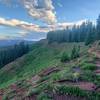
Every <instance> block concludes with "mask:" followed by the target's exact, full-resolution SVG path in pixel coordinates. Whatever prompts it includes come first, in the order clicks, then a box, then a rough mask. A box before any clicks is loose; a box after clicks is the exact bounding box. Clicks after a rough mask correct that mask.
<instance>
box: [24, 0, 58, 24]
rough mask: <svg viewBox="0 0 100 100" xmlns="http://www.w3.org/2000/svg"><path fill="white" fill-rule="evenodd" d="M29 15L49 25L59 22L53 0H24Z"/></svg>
mask: <svg viewBox="0 0 100 100" xmlns="http://www.w3.org/2000/svg"><path fill="white" fill-rule="evenodd" d="M22 3H23V5H24V7H25V8H26V10H27V11H28V14H29V15H30V16H32V17H33V18H35V19H38V20H42V21H44V22H46V23H48V24H54V23H55V22H57V20H56V15H55V12H54V6H53V4H52V0H22Z"/></svg>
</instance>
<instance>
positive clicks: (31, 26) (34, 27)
mask: <svg viewBox="0 0 100 100" xmlns="http://www.w3.org/2000/svg"><path fill="white" fill-rule="evenodd" d="M0 25H5V26H11V27H18V28H22V29H24V30H27V31H35V32H48V31H49V30H48V29H47V28H46V27H44V28H43V27H40V26H39V25H36V24H32V23H28V22H25V21H21V20H17V19H11V20H8V19H5V18H2V17H0Z"/></svg>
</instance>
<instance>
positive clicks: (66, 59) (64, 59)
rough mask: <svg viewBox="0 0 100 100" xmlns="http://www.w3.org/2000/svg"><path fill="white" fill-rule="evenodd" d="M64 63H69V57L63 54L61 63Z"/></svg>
mask: <svg viewBox="0 0 100 100" xmlns="http://www.w3.org/2000/svg"><path fill="white" fill-rule="evenodd" d="M66 61H70V57H69V55H68V54H67V53H65V52H64V53H63V54H62V57H61V62H66Z"/></svg>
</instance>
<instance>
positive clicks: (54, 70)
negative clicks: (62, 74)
mask: <svg viewBox="0 0 100 100" xmlns="http://www.w3.org/2000/svg"><path fill="white" fill-rule="evenodd" d="M58 71H60V69H59V68H57V67H52V68H48V69H46V70H42V71H41V72H40V73H39V76H47V75H49V74H51V73H54V72H58Z"/></svg>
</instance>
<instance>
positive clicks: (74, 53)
mask: <svg viewBox="0 0 100 100" xmlns="http://www.w3.org/2000/svg"><path fill="white" fill-rule="evenodd" d="M79 53H80V46H78V47H76V46H74V47H73V49H72V52H71V59H75V58H77V57H79Z"/></svg>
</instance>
